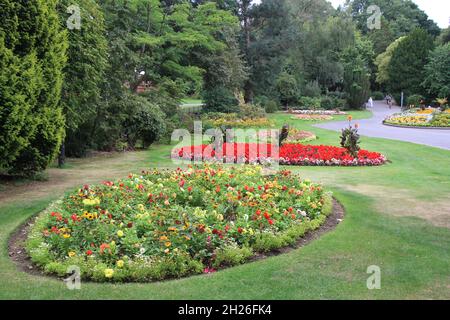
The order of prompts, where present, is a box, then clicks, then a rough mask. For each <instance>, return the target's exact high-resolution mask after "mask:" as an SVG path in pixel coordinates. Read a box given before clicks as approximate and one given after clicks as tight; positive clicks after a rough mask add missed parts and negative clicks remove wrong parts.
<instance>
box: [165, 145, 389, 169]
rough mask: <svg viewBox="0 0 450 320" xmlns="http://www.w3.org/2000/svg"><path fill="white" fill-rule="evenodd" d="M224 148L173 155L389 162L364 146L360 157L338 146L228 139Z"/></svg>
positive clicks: (318, 162) (317, 162)
mask: <svg viewBox="0 0 450 320" xmlns="http://www.w3.org/2000/svg"><path fill="white" fill-rule="evenodd" d="M222 148H223V150H222V153H220V151H217V152H216V151H215V150H214V149H213V148H212V146H210V145H201V146H188V147H183V148H180V149H175V150H174V151H173V153H172V158H181V159H184V160H197V161H226V162H227V163H231V162H239V163H264V162H270V161H279V162H280V164H281V165H303V166H377V165H382V164H384V163H385V162H386V157H385V156H384V155H382V154H380V153H378V152H370V151H367V150H360V151H359V152H358V157H357V158H354V157H352V156H351V155H350V154H349V153H348V152H347V150H346V149H345V148H341V147H334V146H311V145H302V144H284V145H283V146H281V147H280V148H278V146H275V145H271V144H257V143H225V144H224V145H223V147H222ZM230 148H231V150H230ZM277 150H278V151H279V152H277ZM277 153H279V154H277Z"/></svg>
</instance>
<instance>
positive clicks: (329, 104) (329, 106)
mask: <svg viewBox="0 0 450 320" xmlns="http://www.w3.org/2000/svg"><path fill="white" fill-rule="evenodd" d="M345 105H346V101H345V99H340V98H336V97H333V96H330V95H328V96H323V97H321V100H320V106H321V108H323V109H325V110H335V109H339V110H342V109H345Z"/></svg>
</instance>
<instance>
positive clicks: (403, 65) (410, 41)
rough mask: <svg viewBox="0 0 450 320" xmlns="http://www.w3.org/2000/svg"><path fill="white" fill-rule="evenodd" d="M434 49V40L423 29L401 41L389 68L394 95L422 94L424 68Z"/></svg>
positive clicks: (389, 81) (390, 83)
mask: <svg viewBox="0 0 450 320" xmlns="http://www.w3.org/2000/svg"><path fill="white" fill-rule="evenodd" d="M432 49H433V39H432V38H431V36H430V35H429V34H427V32H426V31H424V30H422V29H416V30H414V31H413V32H412V33H411V34H409V35H408V36H407V37H406V39H404V40H403V41H401V42H400V44H399V45H398V46H397V48H396V49H395V50H394V53H393V54H392V58H391V61H390V63H389V66H388V77H389V80H388V82H387V84H388V88H389V91H391V92H392V93H393V94H398V93H400V92H402V91H404V92H405V94H406V95H407V96H408V95H409V94H414V93H422V91H423V89H422V86H421V83H422V81H423V77H424V75H425V74H424V66H425V64H426V63H427V59H428V56H429V53H430V50H432Z"/></svg>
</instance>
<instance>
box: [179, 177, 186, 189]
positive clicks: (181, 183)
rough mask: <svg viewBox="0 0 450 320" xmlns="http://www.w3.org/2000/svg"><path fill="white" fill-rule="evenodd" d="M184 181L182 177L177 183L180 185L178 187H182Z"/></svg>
mask: <svg viewBox="0 0 450 320" xmlns="http://www.w3.org/2000/svg"><path fill="white" fill-rule="evenodd" d="M184 184H185V182H184V180H183V179H181V181H180V182H179V183H178V185H179V186H180V188H183V186H184Z"/></svg>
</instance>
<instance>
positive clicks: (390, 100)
mask: <svg viewBox="0 0 450 320" xmlns="http://www.w3.org/2000/svg"><path fill="white" fill-rule="evenodd" d="M385 99H386V103H387V105H388V106H389V109H392V97H391V95H390V94H388V95H387V96H386V98H385Z"/></svg>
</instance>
